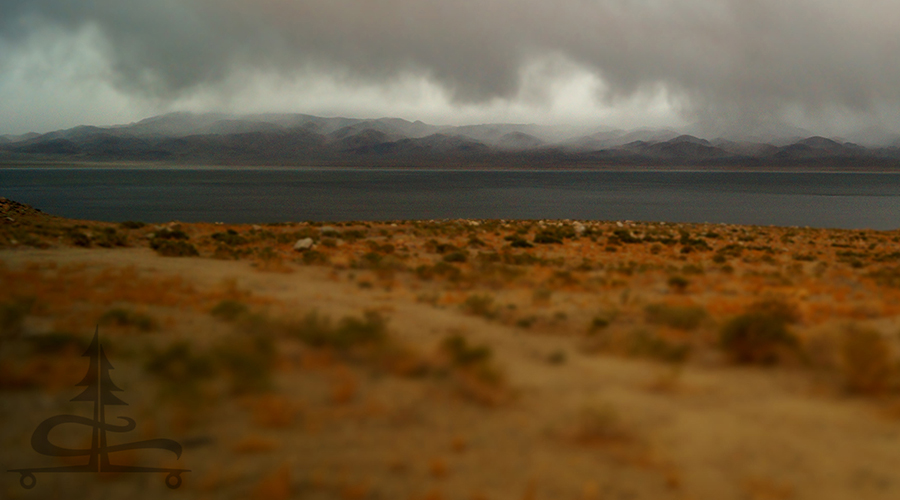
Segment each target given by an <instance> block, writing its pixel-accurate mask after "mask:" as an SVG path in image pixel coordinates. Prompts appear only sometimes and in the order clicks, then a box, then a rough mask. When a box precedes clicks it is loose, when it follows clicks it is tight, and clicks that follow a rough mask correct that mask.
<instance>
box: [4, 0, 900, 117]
mask: <svg viewBox="0 0 900 500" xmlns="http://www.w3.org/2000/svg"><path fill="white" fill-rule="evenodd" d="M898 15H900V4H897V3H896V2H894V1H892V0H870V1H868V2H865V3H859V2H853V3H851V2H839V1H835V0H678V1H675V0H560V1H558V2H547V1H546V0H454V1H438V0H418V1H410V0H366V1H359V0H355V1H352V0H144V1H143V2H123V1H121V0H93V1H79V2H72V1H70V0H27V1H26V0H5V1H4V2H3V3H2V4H0V40H2V43H4V44H5V45H6V46H7V48H8V50H4V53H12V52H13V51H14V49H15V48H16V47H17V46H18V45H20V44H22V43H23V41H24V40H26V39H27V38H28V36H29V34H30V33H33V31H34V30H35V29H37V28H38V27H41V26H52V27H54V28H55V29H64V30H70V31H72V32H76V31H78V30H79V29H83V28H85V27H88V28H91V29H96V30H97V31H98V32H99V33H100V34H102V36H103V38H104V39H105V41H106V43H105V46H104V53H105V54H106V55H107V57H108V58H109V62H110V67H111V68H112V72H111V74H110V78H112V79H113V82H112V83H113V84H114V85H115V86H116V87H117V88H119V89H122V90H123V91H125V92H127V93H134V94H140V95H143V96H152V97H154V98H161V99H173V98H176V97H178V96H180V95H184V94H185V93H188V92H191V91H194V90H196V89H198V88H215V87H216V86H217V85H220V84H222V82H224V81H226V80H227V79H228V78H229V77H230V76H232V75H234V74H236V73H240V72H242V71H247V70H254V71H262V72H270V73H281V74H284V75H296V74H303V73H304V71H309V70H310V68H315V70H316V71H324V72H325V73H333V74H339V75H342V78H346V79H349V80H351V81H353V80H355V81H358V82H361V83H373V82H374V83H379V82H390V81H391V80H392V79H394V78H396V77H397V76H398V75H409V74H412V75H424V76H426V77H428V78H429V79H431V80H433V81H435V82H437V83H439V84H440V85H441V86H442V87H444V88H445V89H446V90H447V92H448V93H449V95H450V96H451V99H452V100H453V102H456V103H461V104H465V103H482V102H487V101H490V100H492V99H496V98H513V97H515V96H517V94H518V92H519V90H520V84H521V73H522V69H523V67H525V66H526V65H527V64H529V63H530V62H531V61H534V60H535V59H537V58H548V57H559V58H564V59H566V60H568V61H570V62H574V63H575V64H577V65H580V66H582V67H583V68H585V69H587V70H588V71H590V72H593V73H595V74H596V75H598V76H599V77H600V78H601V79H602V80H603V82H604V84H605V86H604V92H603V94H602V95H601V96H599V97H600V98H602V99H606V100H607V101H608V102H616V100H617V99H622V98H627V97H628V96H632V95H634V94H635V93H637V92H640V91H642V90H645V89H649V88H655V87H663V88H665V89H667V91H668V93H669V95H671V96H673V97H674V98H675V99H676V100H677V103H678V109H679V110H680V111H681V112H682V113H683V115H684V116H685V117H687V118H690V119H698V120H701V121H704V122H707V123H710V124H726V125H725V126H727V124H729V123H751V122H760V123H765V122H768V121H772V120H779V119H784V118H785V117H790V116H792V117H795V118H796V117H799V118H801V119H805V120H808V121H813V122H815V121H819V122H822V121H827V120H830V119H834V118H835V117H845V118H846V117H851V118H847V120H850V121H852V120H857V121H858V119H859V117H862V120H863V122H865V120H869V121H871V122H877V121H881V122H887V123H886V124H887V125H889V126H892V127H895V128H896V127H897V126H898V125H900V124H898V123H896V122H894V120H895V119H896V118H897V117H898V113H897V109H900V85H898V84H897V83H898V82H900V58H898V57H897V54H898V53H900V37H898V36H897V35H896V20H897V18H898ZM3 57H4V56H3V55H0V62H2V59H3ZM0 78H2V77H0ZM854 123H855V122H854Z"/></svg>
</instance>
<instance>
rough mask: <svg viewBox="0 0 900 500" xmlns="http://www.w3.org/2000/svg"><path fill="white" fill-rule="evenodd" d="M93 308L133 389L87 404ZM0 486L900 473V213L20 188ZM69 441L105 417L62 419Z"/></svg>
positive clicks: (228, 494)
mask: <svg viewBox="0 0 900 500" xmlns="http://www.w3.org/2000/svg"><path fill="white" fill-rule="evenodd" d="M95 330H97V331H99V339H100V341H101V343H102V346H103V350H104V353H105V356H106V357H107V358H108V360H109V363H110V364H111V366H112V368H111V369H110V370H109V372H108V373H109V375H110V378H111V380H112V382H113V383H114V384H115V386H116V388H118V389H121V391H118V392H115V395H116V397H118V398H120V399H121V400H122V401H123V402H125V403H127V406H125V405H119V406H108V407H106V408H105V411H106V419H107V422H113V421H116V422H118V423H121V422H122V421H119V420H117V417H120V416H124V417H129V418H132V419H133V420H134V421H135V422H136V427H135V428H134V429H133V430H132V431H129V432H110V433H109V434H108V436H109V443H108V444H109V445H116V444H120V443H129V442H135V441H140V440H145V439H158V438H165V439H172V440H175V441H177V442H178V443H180V444H181V445H182V446H183V452H182V454H181V456H180V458H177V459H176V457H175V456H174V455H173V454H172V453H170V452H169V451H166V450H159V449H139V450H130V451H120V452H112V453H109V459H110V462H111V463H115V464H126V465H136V466H137V465H140V466H150V467H175V468H182V469H189V470H190V472H185V473H184V474H183V475H182V476H181V477H182V479H183V483H182V484H181V485H180V487H179V488H177V489H169V488H167V486H166V474H165V473H144V474H137V473H133V474H132V473H115V472H105V473H82V474H76V473H36V474H35V476H36V484H35V485H34V487H33V488H31V489H26V488H23V487H22V486H21V485H20V473H17V472H5V471H6V470H8V469H22V468H29V467H33V468H38V467H55V466H65V465H77V464H84V463H86V461H87V457H86V456H73V457H54V456H45V455H42V454H40V453H38V452H37V451H35V450H34V449H33V448H32V436H33V433H34V432H35V429H37V428H38V427H39V425H40V424H41V422H44V421H46V420H47V419H48V418H51V417H54V416H56V415H61V414H71V415H80V416H83V417H87V418H91V415H92V411H93V410H92V404H91V403H89V402H84V401H71V400H72V399H73V398H75V397H76V396H78V395H79V394H80V393H81V392H82V391H83V390H84V389H83V386H77V384H79V382H81V381H82V379H83V378H84V377H85V372H86V371H87V370H88V367H89V363H90V359H89V358H88V357H83V356H82V354H83V353H85V351H86V349H87V348H88V346H89V344H90V342H91V339H92V337H93V335H94V332H95ZM0 335H2V336H0V423H2V425H0V466H2V467H3V468H4V472H5V476H4V481H3V483H2V484H0V497H3V498H10V499H15V498H66V499H68V498H133V499H139V498H170V497H171V498H266V499H276V500H277V499H287V498H298V499H323V500H325V499H347V500H349V499H359V500H361V499H373V500H374V499H401V500H407V499H409V500H420V499H421V500H424V499H430V500H438V499H446V500H452V499H459V500H480V499H496V500H501V499H516V500H538V499H548V500H550V499H553V500H556V499H560V500H562V499H573V500H587V499H598V500H599V499H697V500H699V499H709V500H723V499H760V500H762V499H773V500H774V499H816V500H826V499H859V498H867V499H868V498H872V499H896V498H900V362H898V360H900V231H887V232H886V231H872V230H837V229H815V228H796V227H758V226H733V225H716V224H673V223H661V222H634V221H558V220H544V221H539V220H534V221H514V220H441V221H379V222H371V221H370V222H335V223H322V222H285V223H279V224H261V225H229V224H213V223H178V222H171V223H166V224H144V223H142V222H137V221H123V222H117V223H110V222H96V221H79V220H69V219H64V218H60V217H56V216H53V215H48V214H44V213H42V212H40V211H38V210H36V209H34V208H32V207H28V206H26V205H22V204H19V203H16V202H14V201H11V200H0ZM48 437H49V439H50V441H51V442H52V443H54V444H56V445H58V446H61V447H64V448H89V447H90V446H91V440H92V437H91V427H89V426H86V425H76V424H65V425H60V426H59V427H57V428H56V429H54V430H53V431H52V432H51V433H50V434H49V436H48Z"/></svg>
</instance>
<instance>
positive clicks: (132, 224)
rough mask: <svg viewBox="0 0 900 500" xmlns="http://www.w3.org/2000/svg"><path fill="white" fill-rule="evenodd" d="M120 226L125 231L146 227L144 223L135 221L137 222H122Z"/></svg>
mask: <svg viewBox="0 0 900 500" xmlns="http://www.w3.org/2000/svg"><path fill="white" fill-rule="evenodd" d="M119 225H120V226H122V227H123V228H125V229H140V228H142V227H144V226H146V224H144V223H143V222H140V221H135V220H126V221H122V222H120V223H119Z"/></svg>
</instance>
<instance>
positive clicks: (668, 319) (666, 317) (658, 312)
mask: <svg viewBox="0 0 900 500" xmlns="http://www.w3.org/2000/svg"><path fill="white" fill-rule="evenodd" d="M644 313H645V314H646V318H647V322H648V323H651V324H656V325H666V326H669V327H672V328H677V329H679V330H693V329H695V328H697V327H698V326H700V323H702V322H703V320H704V319H706V317H707V314H706V310H705V309H703V308H702V307H700V306H677V305H670V304H661V303H660V304H650V305H648V306H647V307H646V308H645V309H644Z"/></svg>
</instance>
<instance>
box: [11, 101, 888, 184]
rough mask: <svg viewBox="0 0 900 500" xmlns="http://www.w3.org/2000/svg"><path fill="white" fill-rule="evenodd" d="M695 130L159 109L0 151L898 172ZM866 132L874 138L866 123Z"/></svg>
mask: <svg viewBox="0 0 900 500" xmlns="http://www.w3.org/2000/svg"><path fill="white" fill-rule="evenodd" d="M797 132H798V130H796V129H789V130H787V131H785V134H787V135H785V136H774V137H769V140H768V141H762V140H753V138H747V137H713V138H704V137H700V136H697V135H692V134H688V133H685V131H677V130H671V129H652V128H641V129H636V130H618V129H611V128H602V129H594V130H588V129H583V128H582V129H577V128H574V127H568V126H541V125H534V124H478V125H466V126H437V125H429V124H426V123H423V122H421V121H415V122H410V121H407V120H402V119H398V118H379V119H358V118H342V117H331V118H329V117H319V116H313V115H305V114H274V113H272V114H255V115H240V116H236V115H226V114H220V113H206V114H192V113H171V114H166V115H160V116H154V117H151V118H147V119H145V120H141V121H139V122H135V123H131V124H127V125H116V126H111V127H95V126H90V125H83V126H78V127H74V128H71V129H65V130H58V131H54V132H50V133H46V134H25V135H20V136H2V137H0V161H3V162H4V163H7V164H9V163H16V162H150V163H161V164H178V165H254V166H345V167H423V168H429V167H445V168H454V167H478V168H490V167H495V168H646V167H679V168H799V169H875V170H894V169H897V170H900V138H898V137H896V136H894V135H891V134H889V133H882V134H881V135H880V136H879V137H880V139H879V140H880V141H881V142H880V143H876V144H874V145H873V144H872V143H871V141H870V142H869V144H868V145H860V144H857V143H855V142H851V141H848V140H844V139H841V138H828V137H822V136H804V137H795V136H793V135H792V134H795V133H797ZM870 132H871V133H870V134H869V136H867V137H874V136H875V135H877V134H875V133H874V132H872V131H870Z"/></svg>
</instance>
